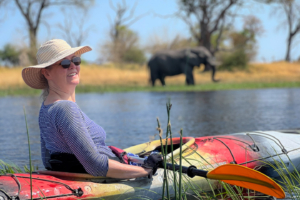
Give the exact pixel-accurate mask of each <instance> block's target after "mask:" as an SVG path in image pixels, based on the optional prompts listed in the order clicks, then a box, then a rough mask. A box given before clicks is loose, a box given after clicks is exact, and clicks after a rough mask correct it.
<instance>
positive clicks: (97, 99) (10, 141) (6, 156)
mask: <svg viewBox="0 0 300 200" xmlns="http://www.w3.org/2000/svg"><path fill="white" fill-rule="evenodd" d="M168 98H170V99H171V103H172V109H171V124H172V132H173V134H174V135H175V136H178V135H179V134H178V133H179V131H180V129H181V128H182V129H183V134H184V136H194V137H200V136H205V135H219V134H228V133H236V132H244V131H255V130H278V129H292V128H299V127H300V103H299V102H300V101H299V99H300V89H298V88H296V89H262V90H233V91H211V92H130V93H105V94H95V93H91V94H77V95H76V101H77V104H78V105H79V106H80V108H81V109H82V110H83V112H85V113H86V114H87V115H88V116H89V117H90V118H91V119H92V120H94V121H95V122H96V123H97V124H99V125H101V126H102V127H103V128H104V129H105V130H106V133H107V140H106V142H107V145H114V146H118V147H120V148H126V147H128V146H132V145H136V144H139V143H144V142H148V141H149V140H150V138H152V137H153V136H154V135H156V136H155V138H156V139H158V136H157V130H156V127H157V122H156V118H157V117H158V118H159V120H160V122H161V125H162V128H163V130H164V131H165V130H166V125H167V112H166V102H167V100H168ZM40 105H41V101H40V99H39V97H4V98H0V136H1V137H0V159H2V160H4V161H6V162H12V163H15V164H17V165H19V166H23V165H25V164H27V165H28V146H27V134H26V125H25V119H24V111H23V107H24V108H25V109H26V114H27V121H28V127H29V134H30V141H31V151H32V158H33V162H34V165H38V166H39V167H40V168H43V165H42V161H41V158H40V157H41V155H40V138H39V127H38V114H39V109H40Z"/></svg>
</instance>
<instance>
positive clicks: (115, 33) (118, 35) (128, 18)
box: [102, 0, 147, 62]
mask: <svg viewBox="0 0 300 200" xmlns="http://www.w3.org/2000/svg"><path fill="white" fill-rule="evenodd" d="M109 3H110V7H111V9H112V10H113V11H115V13H116V16H115V19H114V21H113V22H112V21H111V19H110V18H109V21H110V30H109V36H110V41H108V42H106V43H105V44H104V45H102V53H103V54H105V55H106V59H107V60H109V61H112V62H123V61H125V62H128V60H126V59H125V58H130V60H132V56H134V57H136V56H138V57H140V58H142V57H143V56H144V53H143V52H142V50H141V49H140V48H139V47H138V35H137V33H135V32H133V31H132V30H130V29H129V26H130V25H132V24H133V23H135V22H136V21H138V20H140V19H141V18H142V17H143V16H145V15H146V14H147V13H146V14H143V15H139V16H134V11H135V8H136V6H137V4H136V3H135V5H134V6H133V7H132V8H131V9H130V8H129V7H128V6H127V5H126V2H125V1H124V0H123V1H122V3H118V4H117V5H116V6H115V5H113V4H112V1H109ZM138 52H139V53H138ZM130 53H131V54H132V55H130V56H129V55H128V54H130ZM133 54H134V55H133ZM125 55H126V56H125ZM141 55H143V56H141ZM124 59H125V60H124ZM138 60H139V59H138Z"/></svg>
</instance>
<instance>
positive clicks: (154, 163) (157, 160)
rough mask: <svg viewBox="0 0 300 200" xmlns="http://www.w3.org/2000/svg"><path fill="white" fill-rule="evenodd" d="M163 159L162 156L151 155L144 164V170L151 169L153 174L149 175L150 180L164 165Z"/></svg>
mask: <svg viewBox="0 0 300 200" xmlns="http://www.w3.org/2000/svg"><path fill="white" fill-rule="evenodd" d="M162 162H163V158H162V156H161V155H160V154H151V155H150V156H149V157H148V158H147V159H146V160H145V161H144V164H142V167H143V168H146V169H151V170H152V172H150V174H149V178H151V177H152V175H154V174H155V173H156V171H157V168H158V167H159V166H161V165H162Z"/></svg>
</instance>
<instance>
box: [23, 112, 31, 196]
mask: <svg viewBox="0 0 300 200" xmlns="http://www.w3.org/2000/svg"><path fill="white" fill-rule="evenodd" d="M23 110H24V116H25V124H26V133H27V139H28V151H29V173H30V197H31V200H32V187H33V185H32V164H31V150H30V139H29V131H28V124H27V117H26V110H25V107H23Z"/></svg>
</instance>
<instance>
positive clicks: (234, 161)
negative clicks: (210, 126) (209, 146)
mask: <svg viewBox="0 0 300 200" xmlns="http://www.w3.org/2000/svg"><path fill="white" fill-rule="evenodd" d="M213 139H215V140H218V141H219V142H221V143H222V144H223V145H224V146H225V147H226V148H227V149H228V151H229V153H230V154H231V156H232V159H233V161H231V162H230V164H237V162H236V160H235V158H234V155H233V153H232V151H231V149H230V148H229V146H227V145H226V144H225V142H223V141H222V140H219V139H218V138H213Z"/></svg>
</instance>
